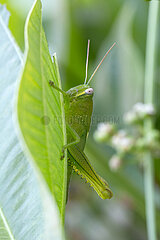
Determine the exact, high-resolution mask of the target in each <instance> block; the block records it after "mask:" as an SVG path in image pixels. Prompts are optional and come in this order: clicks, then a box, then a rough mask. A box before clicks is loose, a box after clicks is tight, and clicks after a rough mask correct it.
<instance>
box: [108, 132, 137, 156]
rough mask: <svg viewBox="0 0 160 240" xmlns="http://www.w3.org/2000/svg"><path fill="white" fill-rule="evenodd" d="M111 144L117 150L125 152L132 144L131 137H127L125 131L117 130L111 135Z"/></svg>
mask: <svg viewBox="0 0 160 240" xmlns="http://www.w3.org/2000/svg"><path fill="white" fill-rule="evenodd" d="M112 144H113V146H114V147H115V148H116V149H117V150H118V151H122V152H126V151H129V150H130V148H131V147H132V146H133V139H132V138H131V137H128V136H127V134H126V132H125V131H119V133H118V134H117V135H114V136H113V137H112Z"/></svg>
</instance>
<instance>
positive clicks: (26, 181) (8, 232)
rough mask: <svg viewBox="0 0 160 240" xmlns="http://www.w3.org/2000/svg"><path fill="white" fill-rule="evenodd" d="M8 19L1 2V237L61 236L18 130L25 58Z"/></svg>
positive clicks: (35, 239)
mask: <svg viewBox="0 0 160 240" xmlns="http://www.w3.org/2000/svg"><path fill="white" fill-rule="evenodd" d="M8 19H9V13H8V12H7V10H6V8H5V6H2V5H0V36H1V37H0V86H1V87H0V146H1V147H0V239H1V240H8V239H11V240H28V239H32V240H43V239H47V240H52V239H57V240H60V239H62V238H63V237H62V230H61V226H60V223H59V218H58V217H59V216H58V211H57V206H56V204H55V203H54V201H53V199H52V198H51V195H50V193H49V192H48V191H47V188H46V186H45V185H44V183H43V181H42V180H41V179H40V177H39V175H38V172H37V171H36V169H33V167H32V166H31V165H30V164H29V162H28V160H27V159H26V157H25V155H24V153H23V151H22V148H21V145H20V143H19V140H18V138H17V135H16V131H15V126H14V122H13V114H14V109H13V99H14V97H15V90H16V79H17V76H18V74H19V71H20V69H21V67H22V64H23V61H22V54H21V52H20V50H19V48H18V46H17V45H16V43H15V41H14V39H13V38H12V36H11V34H10V32H9V30H8V28H7V25H8ZM35 173H36V175H35ZM36 176H38V179H37V177H36ZM38 180H39V181H38ZM42 196H43V197H42Z"/></svg>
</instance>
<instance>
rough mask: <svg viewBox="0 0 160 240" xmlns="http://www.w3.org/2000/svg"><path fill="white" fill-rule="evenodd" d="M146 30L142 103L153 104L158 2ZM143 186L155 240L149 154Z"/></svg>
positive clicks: (151, 7)
mask: <svg viewBox="0 0 160 240" xmlns="http://www.w3.org/2000/svg"><path fill="white" fill-rule="evenodd" d="M148 4H149V15H148V30H147V43H146V64H145V85H144V102H145V103H153V96H154V63H155V61H154V60H155V47H156V33H157V25H158V24H157V22H158V21H157V20H158V7H159V1H156V0H152V1H150V2H149V3H148ZM144 127H145V132H148V131H150V130H151V129H152V122H151V121H146V122H145V126H144ZM144 184H145V201H146V218H147V232H148V239H149V240H156V239H157V237H156V224H155V206H154V165H153V159H152V156H151V154H150V153H149V152H148V153H146V154H145V156H144Z"/></svg>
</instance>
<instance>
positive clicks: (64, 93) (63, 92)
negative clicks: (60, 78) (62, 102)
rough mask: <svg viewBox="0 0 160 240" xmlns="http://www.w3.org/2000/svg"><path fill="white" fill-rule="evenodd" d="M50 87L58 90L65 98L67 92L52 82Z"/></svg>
mask: <svg viewBox="0 0 160 240" xmlns="http://www.w3.org/2000/svg"><path fill="white" fill-rule="evenodd" d="M49 85H50V86H51V87H53V88H54V89H56V90H57V91H59V92H61V93H62V94H63V96H66V92H65V91H63V90H62V89H60V88H59V87H57V86H56V85H55V84H54V82H53V81H52V80H49Z"/></svg>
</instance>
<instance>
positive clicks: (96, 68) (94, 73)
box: [87, 42, 116, 85]
mask: <svg viewBox="0 0 160 240" xmlns="http://www.w3.org/2000/svg"><path fill="white" fill-rule="evenodd" d="M115 45H116V42H114V43H113V45H112V46H111V47H110V49H109V50H108V51H107V52H106V54H105V55H104V57H103V58H102V60H101V61H100V63H99V64H98V66H97V67H96V69H95V70H94V72H93V74H92V76H91V77H90V79H89V80H88V83H87V85H88V84H89V83H90V81H91V80H92V78H93V77H94V75H95V73H96V72H97V70H98V68H99V67H100V66H101V64H102V62H103V61H104V59H105V58H106V57H107V55H108V53H109V52H110V51H111V50H112V48H113V47H114V46H115Z"/></svg>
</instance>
